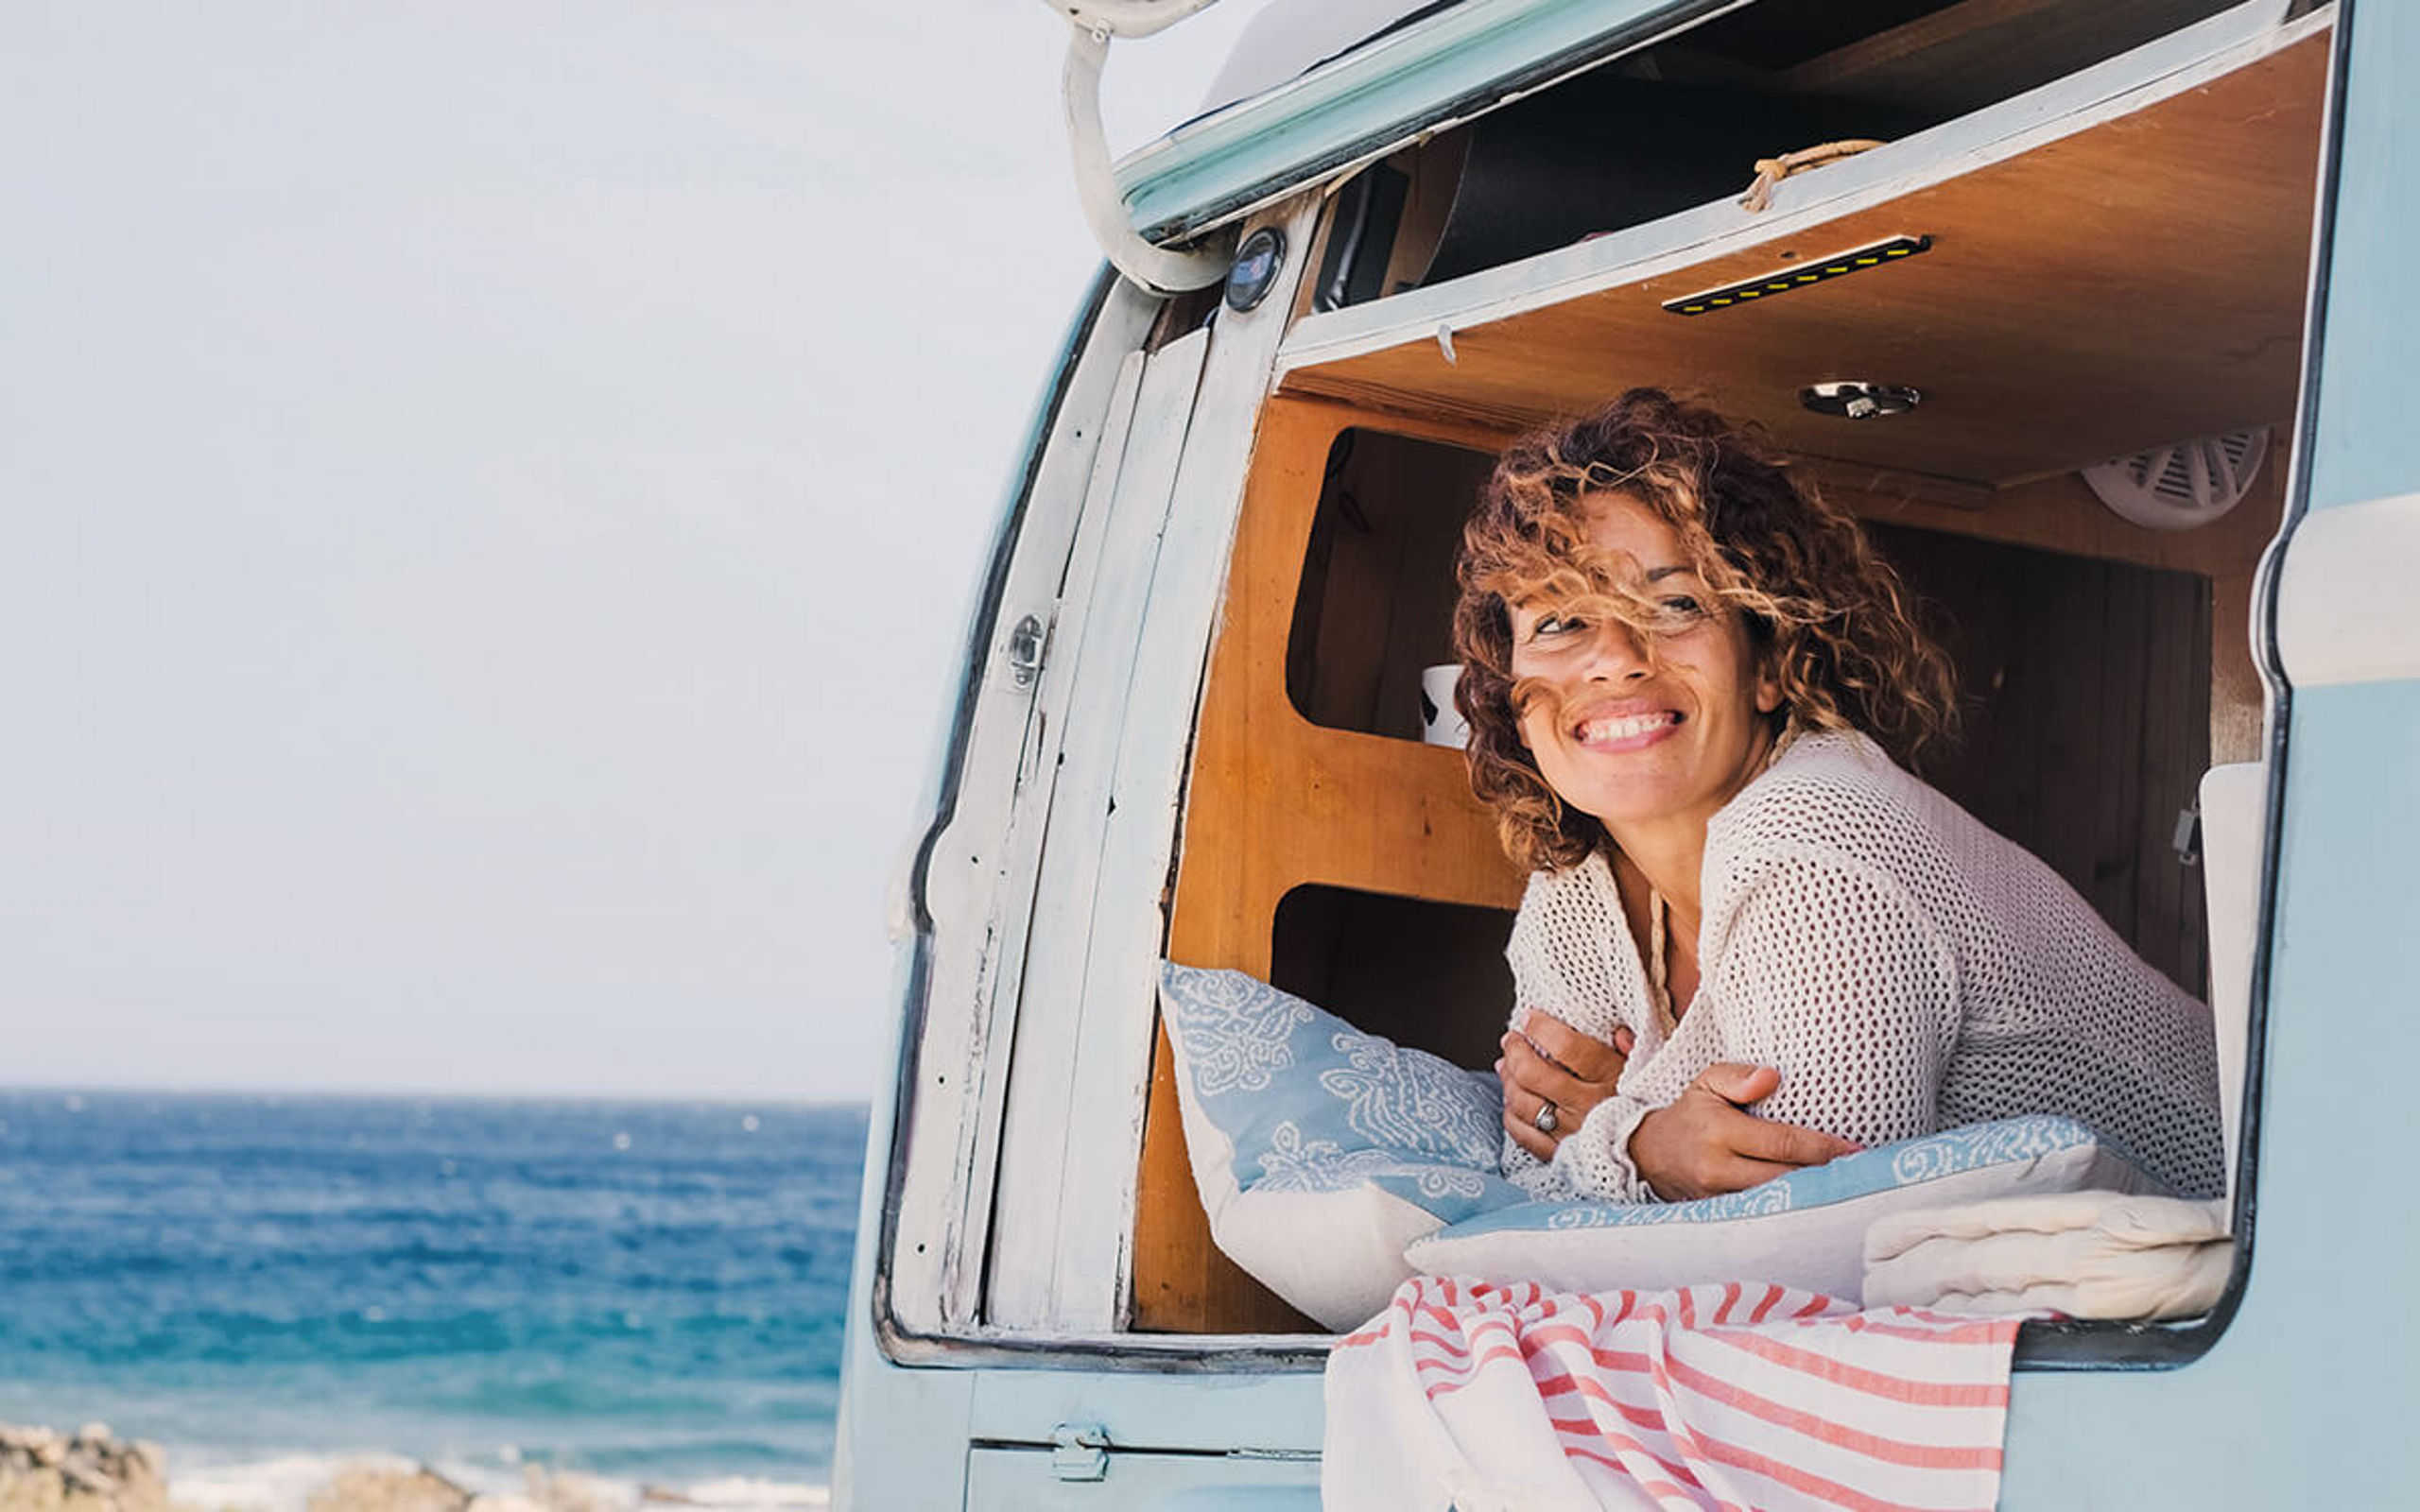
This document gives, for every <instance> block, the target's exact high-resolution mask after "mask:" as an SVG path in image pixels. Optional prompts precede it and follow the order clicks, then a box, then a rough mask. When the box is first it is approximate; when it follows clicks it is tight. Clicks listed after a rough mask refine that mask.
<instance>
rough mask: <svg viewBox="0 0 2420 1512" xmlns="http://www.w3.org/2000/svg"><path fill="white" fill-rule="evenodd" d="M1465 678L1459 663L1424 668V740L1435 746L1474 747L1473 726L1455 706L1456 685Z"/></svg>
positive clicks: (1421, 729)
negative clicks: (1471, 743)
mask: <svg viewBox="0 0 2420 1512" xmlns="http://www.w3.org/2000/svg"><path fill="white" fill-rule="evenodd" d="M1461 676H1462V666H1461V662H1446V663H1445V664H1444V665H1443V666H1441V667H1423V668H1421V669H1420V738H1421V739H1423V740H1425V741H1426V742H1427V743H1428V744H1430V745H1431V746H1455V747H1461V746H1467V745H1469V744H1470V741H1471V727H1470V725H1469V724H1468V723H1467V722H1465V721H1464V720H1463V718H1462V714H1461V710H1459V709H1456V708H1455V707H1454V684H1455V683H1457V682H1459V681H1461Z"/></svg>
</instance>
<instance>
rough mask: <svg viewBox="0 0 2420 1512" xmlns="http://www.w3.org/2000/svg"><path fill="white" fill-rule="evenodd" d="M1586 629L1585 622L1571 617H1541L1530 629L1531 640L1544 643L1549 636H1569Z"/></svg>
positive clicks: (1551, 615) (1562, 615)
mask: <svg viewBox="0 0 2420 1512" xmlns="http://www.w3.org/2000/svg"><path fill="white" fill-rule="evenodd" d="M1586 627H1587V621H1585V620H1582V619H1579V618H1576V617H1574V616H1570V615H1564V614H1547V615H1544V616H1541V617H1540V618H1539V620H1538V622H1537V623H1536V624H1535V625H1532V626H1530V639H1531V640H1533V641H1543V640H1546V639H1547V638H1548V637H1549V636H1556V635H1569V634H1571V633H1572V632H1573V631H1575V630H1581V629H1585V628H1586Z"/></svg>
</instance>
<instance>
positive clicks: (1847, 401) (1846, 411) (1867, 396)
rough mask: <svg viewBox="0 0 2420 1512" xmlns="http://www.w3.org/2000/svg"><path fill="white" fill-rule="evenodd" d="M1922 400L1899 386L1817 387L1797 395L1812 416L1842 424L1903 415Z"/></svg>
mask: <svg viewBox="0 0 2420 1512" xmlns="http://www.w3.org/2000/svg"><path fill="white" fill-rule="evenodd" d="M1924 397H1925V396H1924V395H1922V394H1920V393H1918V392H1916V391H1915V390H1914V389H1912V388H1910V387H1905V386H1903V385H1900V384H1867V383H1821V384H1808V385H1807V386H1806V387H1804V388H1802V389H1800V390H1799V391H1798V402H1799V403H1800V404H1804V405H1806V407H1807V408H1809V409H1811V410H1813V411H1814V412H1815V413H1816V414H1818V415H1837V416H1839V417H1840V418H1841V419H1842V420H1875V419H1878V418H1879V417H1881V416H1884V415H1904V414H1906V413H1907V412H1908V411H1910V410H1911V409H1913V408H1915V407H1916V406H1917V405H1918V404H1922V403H1923V402H1924Z"/></svg>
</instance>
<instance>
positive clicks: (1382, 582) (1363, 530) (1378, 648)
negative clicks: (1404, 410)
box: [1286, 430, 1495, 740]
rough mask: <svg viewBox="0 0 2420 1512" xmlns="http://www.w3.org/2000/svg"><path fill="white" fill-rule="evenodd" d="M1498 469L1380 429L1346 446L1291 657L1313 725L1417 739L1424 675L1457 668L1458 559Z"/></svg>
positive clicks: (1331, 463)
mask: <svg viewBox="0 0 2420 1512" xmlns="http://www.w3.org/2000/svg"><path fill="white" fill-rule="evenodd" d="M1494 466H1495V455H1494V453H1493V452H1488V451H1475V450H1472V449H1471V448H1468V447H1461V446H1446V445H1443V444H1441V443H1438V442H1434V441H1421V440H1412V439H1408V438H1402V437H1398V436H1391V435H1387V434H1384V433H1382V432H1377V431H1368V430H1348V431H1345V432H1343V433H1341V434H1340V436H1339V437H1338V438H1337V439H1336V442H1335V444H1334V445H1333V446H1332V447H1331V448H1330V450H1329V454H1328V459H1327V466H1326V474H1325V477H1324V478H1323V480H1322V486H1321V492H1322V500H1321V505H1320V507H1319V510H1318V512H1317V514H1316V516H1315V517H1314V520H1313V523H1312V525H1311V532H1310V541H1309V544H1308V545H1307V546H1306V547H1305V551H1304V561H1303V569H1302V575H1301V578H1300V581H1299V583H1298V585H1297V587H1296V589H1295V601H1294V616H1293V626H1292V628H1291V630H1290V631H1289V633H1288V642H1287V649H1286V692H1287V696H1288V700H1289V701H1290V702H1292V704H1293V705H1294V708H1295V709H1296V711H1297V712H1299V713H1301V714H1302V715H1303V716H1304V717H1305V718H1306V719H1308V720H1310V721H1311V723H1313V724H1315V725H1324V726H1326V727H1328V728H1330V729H1333V730H1367V731H1369V732H1370V733H1372V734H1377V735H1392V736H1395V737H1398V738H1400V739H1404V740H1418V739H1419V738H1420V732H1421V731H1420V713H1421V710H1420V673H1421V669H1422V668H1423V667H1426V666H1432V665H1436V664H1438V663H1441V662H1450V661H1452V660H1453V659H1454V658H1453V617H1454V592H1453V582H1454V557H1455V553H1456V552H1457V551H1458V550H1460V548H1461V539H1462V524H1463V522H1464V521H1465V520H1466V519H1468V517H1469V515H1470V507H1471V505H1472V503H1473V502H1474V501H1476V500H1477V499H1478V494H1479V490H1481V489H1482V488H1484V487H1485V486H1486V484H1487V476H1488V473H1489V472H1490V471H1491V470H1492V469H1493V467H1494Z"/></svg>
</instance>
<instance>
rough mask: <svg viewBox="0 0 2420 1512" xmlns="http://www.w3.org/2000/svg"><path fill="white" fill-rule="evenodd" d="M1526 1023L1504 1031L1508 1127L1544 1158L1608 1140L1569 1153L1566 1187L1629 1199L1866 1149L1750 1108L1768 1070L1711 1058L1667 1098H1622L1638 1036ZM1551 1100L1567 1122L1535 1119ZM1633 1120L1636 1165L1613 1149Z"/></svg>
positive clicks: (1708, 1191)
mask: <svg viewBox="0 0 2420 1512" xmlns="http://www.w3.org/2000/svg"><path fill="white" fill-rule="evenodd" d="M1521 1029H1522V1032H1515V1033H1508V1034H1507V1035H1506V1036H1505V1037H1504V1058H1503V1059H1502V1060H1499V1061H1498V1062H1496V1073H1497V1074H1498V1075H1499V1076H1500V1077H1502V1078H1503V1081H1504V1130H1505V1134H1506V1136H1507V1137H1508V1138H1509V1139H1511V1140H1512V1141H1513V1143H1515V1144H1517V1145H1519V1146H1520V1147H1521V1148H1522V1149H1523V1150H1525V1151H1527V1152H1528V1153H1529V1154H1530V1157H1531V1158H1532V1159H1533V1160H1538V1161H1540V1162H1550V1161H1552V1160H1554V1159H1555V1154H1556V1151H1557V1150H1558V1148H1559V1147H1560V1146H1561V1145H1562V1144H1563V1143H1564V1142H1565V1141H1566V1140H1575V1139H1587V1140H1590V1141H1592V1142H1593V1143H1597V1144H1599V1145H1600V1146H1604V1147H1606V1148H1605V1149H1604V1152H1603V1153H1602V1154H1601V1155H1598V1156H1596V1157H1595V1158H1590V1159H1575V1160H1570V1161H1566V1162H1565V1169H1566V1171H1567V1172H1568V1177H1567V1179H1568V1184H1569V1185H1571V1186H1572V1187H1573V1189H1574V1191H1575V1194H1578V1195H1583V1196H1595V1197H1601V1198H1604V1199H1606V1200H1610V1201H1630V1202H1642V1201H1651V1200H1654V1199H1655V1198H1656V1197H1658V1196H1661V1197H1663V1198H1665V1199H1667V1200H1671V1201H1683V1200H1686V1199H1688V1198H1692V1197H1706V1196H1714V1195H1717V1194H1721V1193H1725V1192H1737V1191H1741V1190H1743V1189H1745V1188H1747V1187H1752V1186H1755V1185H1756V1184H1757V1183H1758V1182H1760V1181H1769V1180H1771V1179H1772V1178H1773V1177H1776V1176H1780V1175H1783V1174H1785V1173H1787V1172H1789V1171H1794V1170H1797V1169H1798V1168H1800V1167H1801V1166H1807V1165H1821V1164H1822V1163H1823V1162H1824V1161H1825V1160H1834V1159H1836V1158H1838V1157H1840V1156H1842V1155H1847V1154H1851V1153H1854V1152H1855V1151H1856V1150H1857V1148H1858V1146H1857V1145H1856V1144H1854V1143H1851V1142H1849V1141H1847V1140H1843V1139H1840V1138H1838V1137H1837V1136H1834V1135H1830V1134H1825V1133H1823V1132H1821V1131H1819V1130H1816V1129H1810V1128H1800V1127H1798V1126H1796V1125H1790V1124H1780V1123H1774V1122H1772V1121H1771V1120H1767V1119H1761V1118H1758V1117H1756V1116H1755V1114H1753V1113H1750V1112H1748V1111H1747V1108H1749V1107H1750V1106H1751V1105H1753V1104H1755V1103H1756V1102H1759V1101H1761V1100H1762V1099H1764V1098H1765V1097H1767V1096H1769V1095H1771V1094H1772V1091H1773V1089H1774V1087H1775V1086H1777V1085H1778V1084H1779V1082H1780V1075H1779V1074H1778V1073H1777V1072H1775V1071H1774V1070H1773V1069H1772V1068H1771V1067H1767V1066H1742V1065H1733V1064H1727V1063H1726V1064H1718V1065H1714V1066H1710V1067H1708V1068H1707V1069H1706V1070H1705V1071H1704V1072H1703V1073H1701V1074H1699V1076H1698V1078H1697V1080H1695V1081H1693V1082H1691V1083H1690V1084H1689V1086H1688V1087H1687V1089H1686V1090H1685V1091H1683V1092H1682V1093H1681V1095H1680V1097H1679V1098H1678V1099H1677V1100H1676V1101H1675V1102H1673V1103H1672V1104H1671V1105H1670V1106H1668V1107H1665V1108H1650V1107H1647V1106H1646V1105H1644V1104H1639V1103H1632V1104H1630V1105H1629V1106H1622V1105H1621V1103H1620V1101H1619V1093H1618V1092H1617V1091H1616V1090H1615V1085H1614V1084H1615V1082H1616V1080H1617V1079H1618V1078H1619V1077H1620V1075H1621V1072H1622V1069H1623V1065H1624V1063H1625V1061H1626V1059H1627V1057H1629V1055H1630V1052H1631V1048H1632V1044H1633V1043H1634V1036H1633V1035H1632V1034H1631V1032H1630V1030H1629V1029H1627V1028H1624V1029H1621V1030H1618V1031H1616V1034H1615V1036H1614V1043H1613V1044H1612V1045H1611V1046H1607V1045H1603V1044H1601V1043H1599V1042H1598V1041H1597V1040H1592V1039H1590V1038H1589V1037H1588V1036H1586V1035H1583V1034H1582V1033H1580V1032H1579V1031H1578V1030H1576V1029H1573V1028H1572V1027H1570V1026H1569V1025H1568V1024H1564V1023H1562V1022H1558V1021H1556V1020H1554V1019H1551V1018H1548V1017H1547V1016H1546V1015H1544V1014H1532V1015H1530V1016H1529V1017H1528V1018H1527V1019H1526V1020H1524V1021H1523V1022H1522V1026H1521ZM1549 1102H1551V1103H1552V1104H1554V1106H1555V1108H1556V1113H1557V1120H1558V1125H1557V1128H1556V1130H1555V1132H1553V1133H1551V1134H1548V1133H1544V1132H1542V1131H1540V1130H1539V1129H1538V1128H1537V1126H1536V1122H1535V1121H1536V1117H1537V1111H1538V1109H1539V1108H1541V1107H1543V1106H1544V1105H1546V1104H1547V1103H1549ZM1608 1103H1612V1104H1614V1105H1615V1108H1614V1111H1613V1112H1612V1113H1611V1114H1609V1115H1608V1116H1607V1117H1605V1118H1603V1119H1600V1120H1599V1121H1598V1124H1597V1126H1596V1127H1594V1128H1591V1127H1590V1126H1589V1125H1588V1122H1587V1120H1588V1119H1589V1117H1590V1115H1591V1114H1593V1113H1594V1112H1595V1111H1596V1109H1597V1108H1599V1106H1602V1105H1605V1104H1608ZM1624 1127H1627V1128H1628V1129H1629V1130H1630V1135H1629V1139H1628V1142H1627V1154H1628V1156H1629V1158H1630V1159H1629V1161H1628V1162H1627V1169H1625V1168H1624V1164H1623V1162H1620V1161H1617V1160H1613V1159H1612V1158H1611V1153H1612V1149H1613V1148H1617V1147H1619V1146H1616V1144H1615V1142H1616V1140H1617V1139H1618V1138H1619V1135H1618V1133H1617V1132H1616V1131H1617V1130H1619V1129H1621V1128H1624ZM1575 1148H1576V1149H1579V1150H1582V1151H1584V1150H1586V1146H1585V1145H1582V1146H1577V1147H1575ZM1606 1171H1611V1172H1613V1173H1614V1178H1613V1180H1612V1181H1610V1182H1608V1181H1607V1180H1605V1178H1604V1177H1603V1176H1602V1174H1601V1173H1603V1172H1606Z"/></svg>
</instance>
